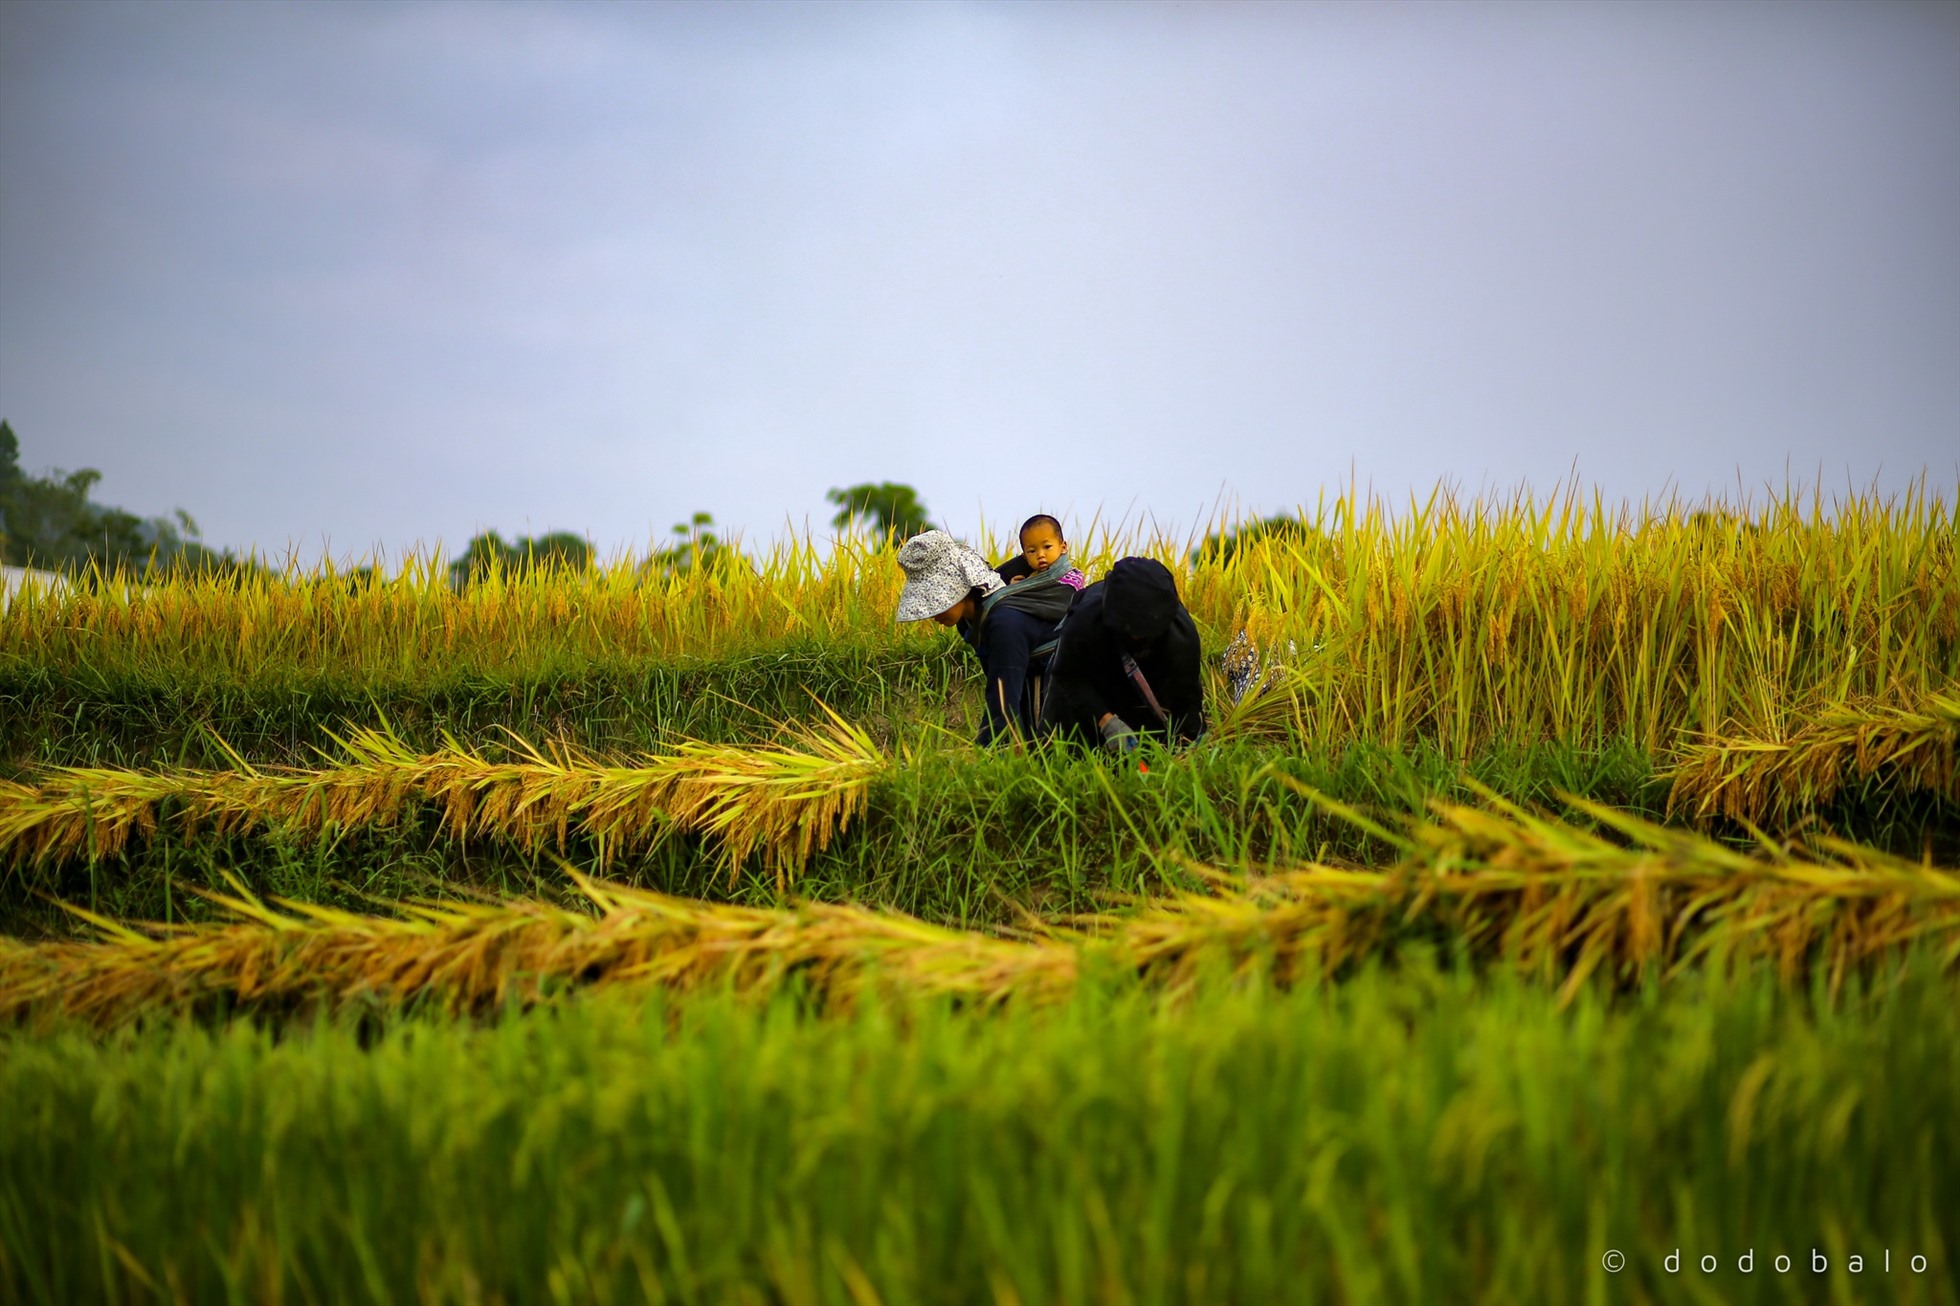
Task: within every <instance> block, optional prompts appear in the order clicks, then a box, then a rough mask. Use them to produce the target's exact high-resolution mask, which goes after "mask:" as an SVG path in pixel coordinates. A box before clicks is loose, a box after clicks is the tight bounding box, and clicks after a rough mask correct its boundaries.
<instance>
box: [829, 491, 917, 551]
mask: <svg viewBox="0 0 1960 1306" xmlns="http://www.w3.org/2000/svg"><path fill="white" fill-rule="evenodd" d="M824 498H826V499H828V500H829V501H830V502H832V503H834V504H836V505H837V509H838V511H837V515H836V516H835V517H832V518H831V519H830V524H831V525H832V526H835V527H836V528H837V529H838V530H840V531H842V530H849V529H851V527H852V526H854V525H856V524H857V523H860V522H864V523H867V524H869V525H870V527H871V531H872V533H873V534H874V535H877V536H880V537H882V538H888V539H897V540H906V539H910V538H911V537H912V536H914V535H917V534H918V533H919V532H921V531H929V530H931V529H932V522H931V521H930V520H929V519H928V518H927V515H926V506H925V504H923V503H921V502H919V492H918V491H917V490H915V489H913V488H912V487H911V486H909V485H900V484H898V483H897V482H895V481H880V482H878V483H877V484H875V485H874V484H872V483H871V482H869V481H866V482H865V483H864V484H862V485H852V486H849V487H847V488H845V489H841V490H839V489H833V490H831V491H830V492H829V493H828V494H826V495H824Z"/></svg>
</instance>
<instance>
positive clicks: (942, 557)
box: [898, 531, 1005, 621]
mask: <svg viewBox="0 0 1960 1306" xmlns="http://www.w3.org/2000/svg"><path fill="white" fill-rule="evenodd" d="M898 566H899V570H901V571H903V572H904V573H905V588H904V589H902V590H900V591H899V593H898V619H899V620H900V621H924V620H925V619H926V618H928V617H936V616H938V615H939V614H940V613H942V612H944V611H946V609H948V608H950V607H952V606H953V605H954V604H955V603H958V602H959V601H960V600H961V599H963V598H965V597H966V596H967V595H968V594H970V593H972V592H973V591H974V590H976V589H978V590H980V591H982V592H984V593H988V594H991V593H993V592H994V591H995V590H997V589H999V588H1000V587H1001V586H1002V585H1003V584H1004V583H1005V582H1003V581H1002V580H1001V578H1000V576H999V575H998V574H996V573H995V571H994V569H993V568H992V567H990V566H988V565H987V560H986V559H985V558H983V557H981V556H980V555H979V554H978V553H976V552H974V551H973V550H972V549H969V548H967V547H966V545H964V544H961V543H960V542H959V541H958V540H956V539H954V538H953V537H952V536H950V535H948V534H947V533H946V532H945V531H927V532H925V533H924V534H923V535H914V536H913V537H912V538H911V539H909V540H907V541H905V543H904V545H903V546H902V547H901V548H900V549H899V551H898Z"/></svg>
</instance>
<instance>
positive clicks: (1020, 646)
mask: <svg viewBox="0 0 1960 1306" xmlns="http://www.w3.org/2000/svg"><path fill="white" fill-rule="evenodd" d="M898 565H899V568H900V569H901V570H903V571H904V573H905V588H904V589H903V590H901V591H900V592H899V596H898V620H899V621H901V622H904V621H926V620H931V621H935V622H937V623H938V624H940V625H942V626H953V627H956V628H957V629H958V630H959V632H960V638H962V639H964V640H965V641H966V643H967V647H969V648H971V649H972V650H973V653H974V656H975V657H977V658H979V659H980V665H981V667H982V668H983V669H984V671H985V672H986V683H985V685H984V687H983V695H984V699H985V702H986V708H987V719H986V721H984V722H983V723H982V724H981V727H980V736H979V742H980V743H981V744H983V745H984V744H991V743H999V742H1005V741H1007V740H1009V739H1012V738H1014V737H1015V735H1016V734H1017V733H1018V734H1019V735H1020V736H1021V737H1023V738H1025V737H1028V736H1029V735H1032V734H1033V732H1034V727H1035V725H1036V722H1035V721H1034V719H1033V716H1032V713H1031V706H1032V704H1031V702H1030V695H1029V693H1028V666H1029V663H1030V662H1031V660H1032V658H1033V654H1034V653H1035V651H1036V650H1037V649H1039V648H1040V647H1041V646H1043V645H1044V644H1047V643H1049V642H1050V641H1051V640H1053V639H1054V637H1055V623H1056V622H1057V621H1059V620H1060V619H1061V617H1062V615H1063V614H1064V613H1066V612H1067V611H1068V610H1069V605H1070V604H1071V603H1072V602H1073V601H1074V599H1075V597H1076V591H1075V590H1074V589H1073V588H1071V587H1070V586H1068V585H1066V584H1063V583H1062V575H1063V573H1064V572H1065V571H1067V570H1068V569H1067V568H1066V567H1057V568H1051V569H1050V572H1051V573H1052V574H1049V573H1041V574H1037V575H1034V576H1030V577H1028V578H1027V579H1026V580H1023V581H1021V582H1020V583H1019V584H1017V585H1014V586H1012V587H1009V586H1008V584H1007V583H1006V582H1005V581H1003V580H1002V579H1001V576H1000V574H999V573H998V572H996V571H995V569H994V568H992V567H990V566H988V565H987V560H986V559H985V558H983V557H981V556H980V555H979V554H978V553H976V552H974V551H973V550H972V549H970V548H968V547H967V546H966V545H964V544H961V543H960V542H959V541H958V540H956V539H954V538H953V537H952V536H950V535H948V534H947V533H946V532H944V531H927V532H925V533H924V534H923V535H917V536H914V537H913V538H911V539H909V540H907V541H906V542H905V544H904V546H903V547H902V548H900V549H899V551H898Z"/></svg>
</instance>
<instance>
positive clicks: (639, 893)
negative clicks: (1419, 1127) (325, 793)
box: [0, 804, 1960, 1026]
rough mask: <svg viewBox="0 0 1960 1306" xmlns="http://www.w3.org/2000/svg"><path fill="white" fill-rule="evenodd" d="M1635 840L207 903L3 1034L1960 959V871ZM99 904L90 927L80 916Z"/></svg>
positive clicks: (34, 975)
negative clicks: (984, 913)
mask: <svg viewBox="0 0 1960 1306" xmlns="http://www.w3.org/2000/svg"><path fill="white" fill-rule="evenodd" d="M1579 806H1581V807H1582V809H1583V810H1584V811H1586V812H1587V813H1588V814H1589V815H1591V816H1592V817H1594V818H1595V819H1597V820H1598V821H1600V822H1602V823H1603V824H1605V825H1606V826H1608V827H1609V828H1611V829H1613V830H1615V831H1616V832H1617V833H1618V834H1619V835H1620V837H1621V838H1622V839H1624V840H1626V841H1627V842H1625V843H1621V842H1615V841H1614V840H1611V839H1608V838H1606V837H1605V836H1603V835H1600V834H1596V833H1593V832H1591V831H1587V830H1583V829H1579V828H1576V827H1574V826H1572V825H1570V824H1568V823H1566V822H1562V821H1558V820H1555V819H1552V818H1549V817H1543V816H1538V815H1534V814H1531V813H1527V812H1524V811H1521V810H1519V809H1517V808H1514V807H1509V806H1505V805H1503V804H1497V805H1496V806H1495V807H1494V808H1491V809H1479V808H1469V807H1460V806H1451V805H1442V806H1439V807H1438V808H1437V810H1436V813H1435V815H1434V817H1433V819H1431V820H1429V821H1426V822H1419V823H1416V824H1415V825H1413V826H1412V827H1411V828H1410V830H1409V832H1408V837H1407V838H1406V839H1404V840H1403V845H1404V849H1405V855H1404V857H1403V860H1402V861H1401V862H1400V863H1399V864H1398V865H1397V866H1395V867H1394V868H1392V869H1390V870H1388V871H1359V870H1351V869H1343V868H1338V867H1330V866H1319V865H1307V866H1299V867H1292V868H1287V869H1282V870H1279V871H1275V872H1273V873H1270V874H1266V875H1262V876H1252V877H1246V878H1239V877H1233V876H1228V875H1226V874H1224V873H1222V872H1218V871H1215V870H1211V869H1209V868H1203V867H1194V868H1193V869H1194V870H1196V871H1197V872H1199V873H1200V874H1201V875H1203V876H1204V877H1205V878H1207V879H1209V880H1210V881H1211V882H1212V883H1211V891H1210V892H1180V893H1176V894H1173V895H1171V896H1169V897H1166V898H1162V899H1156V900H1153V901H1151V902H1149V903H1147V904H1145V905H1143V906H1142V907H1141V908H1139V909H1138V910H1136V911H1134V912H1133V913H1130V914H1127V915H1105V916H1099V917H1091V918H1085V919H1083V920H1079V921H1076V922H1073V923H1072V924H1071V925H1067V926H1057V927H1054V928H1052V929H1048V930H1045V931H1043V932H1041V933H1040V934H1038V935H1037V936H1035V937H1030V938H1024V939H1007V938H1000V937H996V936H992V935H987V934H981V933H974V932H970V931H963V930H957V929H951V928H948V927H945V926H939V925H932V924H928V923H926V922H923V921H919V920H916V919H913V918H911V917H907V916H901V915H897V914H893V913H888V912H881V911H874V910H870V909H867V908H863V907H857V906H837V905H817V904H811V905H805V906H801V907H796V908H787V909H760V908H750V907H737V906H723V905H715V904H710V903H703V902H697V901H692V900H687V899H677V898H670V897H667V896H664V895H661V894H657V893H651V892H647V891H644V890H638V889H630V888H626V887H623V886H620V885H616V884H608V883H603V882H600V881H596V880H592V879H589V878H587V877H584V876H580V875H577V874H576V873H574V878H575V879H576V881H577V883H578V885H579V887H580V889H581V890H582V891H583V892H584V893H585V895H586V896H587V897H588V899H589V900H590V901H591V903H592V905H593V907H594V908H595V909H596V912H595V914H586V913H582V912H578V911H571V910H567V909H565V908H562V907H557V906H552V905H550V904H546V903H542V902H536V901H523V900H520V901H514V902H508V903H502V904H497V905H482V904H461V905H458V904H443V905H431V904H417V905H411V906H407V907H405V908H404V909H403V917H402V918H394V917H378V916H367V915H360V914H354V913H348V912H343V911H337V910H334V909H330V908H325V907H319V906H312V905H306V904H299V903H283V904H281V905H280V909H279V910H274V909H272V908H268V907H267V906H265V905H264V904H262V903H260V902H259V901H257V900H256V899H253V898H251V897H249V896H245V895H242V894H241V895H236V896H229V897H223V896H218V895H212V896H213V897H214V898H216V900H217V901H218V902H219V903H220V904H221V905H223V906H225V907H226V908H228V909H229V910H230V911H231V912H232V913H233V914H234V915H235V916H237V917H238V920H237V922H236V923H233V924H225V925H215V926H175V927H168V926H146V927H143V929H141V930H136V929H130V928H127V927H124V926H120V925H117V924H114V923H113V922H109V921H104V920H101V919H100V918H97V917H93V916H89V917H88V918H89V919H91V920H93V921H95V922H96V924H97V925H99V926H100V927H101V928H102V930H103V931H104V935H105V937H104V938H103V939H101V940H100V941H96V942H54V943H38V944H23V943H18V942H10V941H0V1019H15V1020H19V1019H25V1018H44V1017H52V1016H65V1017H69V1018H74V1019H79V1020H83V1021H87V1022H90V1023H94V1024H98V1025H105V1026H106V1025H114V1024H118V1023H121V1022H124V1021H128V1020H131V1019H134V1018H137V1017H139V1016H142V1015H144V1014H146V1013H162V1012H173V1011H194V1010H211V1009H259V1010H267V1011H272V1012H280V1011H288V1010H304V1009H311V1008H316V1007H326V1008H338V1007H343V1006H345V1005H347V1004H350V1003H362V1002H380V1003H383V1004H388V1005H407V1004H417V1005H423V1006H434V1007H438V1008H441V1009H443V1010H447V1011H450V1012H455V1013H463V1012H486V1011H492V1010H495V1009H497V1008H499V1007H501V1006H503V1005H505V1004H508V1003H519V1004H528V1003H534V1002H539V1001H545V1000H549V999H550V998H552V997H553V996H554V995H557V994H560V993H563V992H567V991H569V990H572V989H575V988H582V987H591V986H632V985H641V986H645V985H653V986H661V987H667V988H673V989H680V990H686V989H691V988H696V987H699V986H702V985H728V986H730V987H732V988H734V989H735V990H737V991H741V992H747V993H758V994H759V993H768V992H771V991H773V990H776V989H778V988H780V987H781V986H783V985H784V984H786V983H789V982H791V981H792V980H793V979H794V980H795V981H796V982H798V983H800V984H802V985H803V986H804V987H805V988H806V990H807V991H808V992H810V993H812V994H813V995H815V996H816V997H818V998H820V999H823V1000H825V1001H830V1002H839V1003H845V1004H848V1003H849V1002H851V1001H853V1000H855V999H856V998H857V997H859V996H860V995H862V994H864V993H866V992H874V991H885V990H889V989H892V988H900V989H904V990H908V991H913V992H918V993H923V994H935V995H945V996H956V997H961V998H966V999H971V1000H974V1001H979V1002H983V1003H998V1002H1003V1001H1007V1000H1010V999H1012V1000H1016V1001H1034V1002H1042V1001H1050V1000H1054V999H1057V998H1060V997H1063V996H1066V995H1067V994H1068V993H1069V992H1070V991H1072V990H1073V988H1074V987H1075V984H1076V982H1077V980H1078V978H1079V976H1080V975H1081V974H1082V973H1083V971H1084V969H1085V966H1088V965H1091V964H1095V963H1100V964H1101V968H1102V969H1110V970H1119V971H1128V972H1131V973H1135V974H1138V975H1140V976H1142V977H1144V978H1145V979H1147V980H1149V981H1151V982H1154V983H1159V984H1163V985H1165V986H1168V987H1171V988H1177V987H1180V986H1184V985H1187V984H1189V983H1191V982H1192V981H1193V980H1194V979H1195V978H1196V977H1197V976H1198V975H1199V974H1201V973H1203V972H1205V971H1207V970H1214V969H1218V968H1221V967H1222V968H1225V969H1230V970H1238V971H1245V972H1253V971H1257V972H1260V973H1264V974H1269V975H1271V976H1273V977H1274V978H1275V979H1276V980H1278V981H1280V982H1289V981H1292V980H1295V979H1301V978H1307V977H1311V976H1315V975H1322V976H1325V975H1332V974H1335V973H1338V972H1339V971H1340V970H1341V969H1342V968H1344V967H1346V966H1348V965H1350V964H1352V963H1353V962H1355V961H1357V960H1361V959H1364V958H1366V957H1367V956H1369V955H1371V954H1374V953H1376V952H1378V951H1380V950H1381V949H1383V948H1385V947H1389V946H1393V944H1394V943H1395V942H1396V941H1397V939H1398V938H1402V937H1407V936H1409V935H1411V934H1413V935H1416V936H1419V937H1431V938H1433V937H1437V936H1438V935H1446V934H1453V935H1454V936H1455V937H1456V938H1458V939H1460V940H1462V943H1463V946H1464V947H1465V948H1466V949H1467V950H1468V951H1469V952H1470V954H1471V955H1473V956H1477V957H1480V958H1484V959H1495V960H1497V961H1500V962H1502V963H1505V964H1509V965H1512V966H1515V967H1518V968H1520V969H1522V970H1524V971H1525V972H1527V973H1529V974H1533V975H1538V976H1541V977H1543V978H1545V979H1547V980H1561V979H1562V981H1563V983H1564V985H1565V990H1566V993H1567V994H1568V996H1569V995H1570V994H1572V993H1574V992H1576V991H1577V989H1578V988H1579V986H1580V985H1582V984H1583V983H1585V982H1586V980H1587V977H1588V976H1592V975H1600V976H1604V977H1607V978H1609V979H1613V980H1616V981H1621V982H1624V981H1627V980H1631V979H1634V978H1637V977H1639V976H1640V975H1643V974H1650V973H1655V968H1656V967H1658V968H1660V969H1659V972H1658V973H1660V974H1661V975H1662V976H1663V977H1666V976H1668V975H1672V974H1676V973H1679V972H1680V971H1681V970H1682V969H1684V968H1686V967H1688V966H1690V965H1693V964H1695V963H1697V962H1701V961H1713V962H1715V963H1717V964H1726V965H1731V966H1739V965H1745V964H1750V963H1755V962H1771V963H1774V964H1775V965H1776V966H1777V967H1778V968H1779V969H1780V970H1781V971H1782V972H1783V973H1784V974H1785V975H1786V976H1794V975H1796V974H1799V973H1801V970H1802V968H1803V967H1805V966H1807V965H1811V964H1823V965H1825V966H1827V967H1828V968H1829V969H1830V973H1831V975H1832V977H1833V979H1834V980H1841V979H1842V978H1843V976H1844V975H1845V974H1846V973H1848V972H1849V971H1850V969H1851V968H1852V967H1854V966H1858V965H1863V964H1865V963H1869V962H1873V961H1876V960H1879V959H1882V958H1884V957H1887V956H1894V955H1897V953H1898V952H1899V951H1900V949H1902V948H1903V947H1904V946H1906V945H1908V944H1913V943H1918V944H1920V945H1922V946H1929V947H1932V948H1935V949H1938V950H1939V951H1940V954H1941V959H1942V960H1943V962H1944V963H1945V964H1946V965H1947V966H1948V967H1952V966H1954V965H1955V964H1956V963H1960V875H1956V874H1955V873H1954V872H1952V871H1945V870H1934V869H1933V868H1931V867H1927V866H1920V865H1916V864H1913V863H1910V862H1904V861H1901V860H1899V859H1896V858H1892V857H1888V856H1885V855H1883V854H1879V853H1875V852H1872V851H1870V850H1867V849H1862V848H1858V847H1855V846H1853V845H1849V844H1843V843H1830V844H1829V845H1827V846H1825V847H1822V848H1819V849H1817V850H1815V851H1813V852H1811V853H1807V854H1805V855H1802V856H1799V855H1795V854H1789V853H1784V852H1780V851H1774V850H1764V853H1763V854H1762V855H1756V856H1751V855H1746V854H1743V853H1741V852H1737V851H1735V850H1734V849H1730V848H1726V847H1723V846H1722V845H1719V844H1716V843H1713V842H1711V841H1709V840H1706V839H1703V838H1700V837H1698V836H1696V835H1693V834H1690V833H1684V832H1680V831H1672V830H1667V829H1664V828H1661V827H1657V826H1654V825H1650V824H1647V823H1645V822H1642V821H1639V820H1636V819H1634V818H1631V817H1627V816H1625V815H1623V814H1620V813H1615V812H1612V811H1610V810H1606V809H1601V808H1594V807H1590V806H1585V805H1579ZM79 914H82V915H85V916H86V915H87V913H79Z"/></svg>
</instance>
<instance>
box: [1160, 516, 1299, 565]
mask: <svg viewBox="0 0 1960 1306" xmlns="http://www.w3.org/2000/svg"><path fill="white" fill-rule="evenodd" d="M1319 538H1320V532H1319V531H1317V530H1315V529H1314V527H1313V525H1312V523H1310V522H1307V521H1305V520H1303V519H1302V518H1300V517H1299V516H1297V515H1295V514H1293V513H1284V512H1283V513H1278V514H1275V515H1274V516H1271V517H1261V518H1259V519H1257V520H1255V521H1249V522H1241V523H1240V524H1238V525H1236V526H1234V527H1232V528H1231V529H1230V530H1226V531H1213V532H1212V533H1211V534H1210V535H1207V536H1205V542H1204V543H1203V544H1200V545H1199V546H1198V547H1197V548H1195V549H1193V550H1191V560H1192V561H1193V562H1198V561H1201V560H1203V561H1210V562H1229V561H1231V559H1233V558H1234V557H1236V556H1238V552H1239V550H1240V549H1243V548H1244V547H1245V546H1246V545H1248V544H1251V543H1253V542H1254V541H1255V540H1279V541H1285V542H1287V543H1295V544H1299V543H1305V542H1306V541H1308V540H1315V539H1319Z"/></svg>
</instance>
